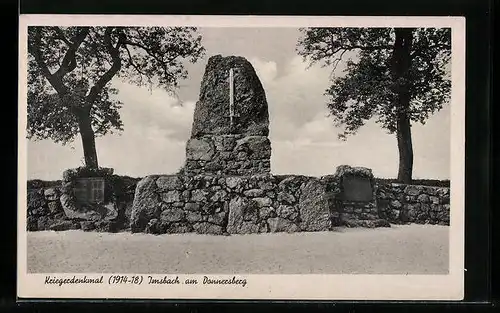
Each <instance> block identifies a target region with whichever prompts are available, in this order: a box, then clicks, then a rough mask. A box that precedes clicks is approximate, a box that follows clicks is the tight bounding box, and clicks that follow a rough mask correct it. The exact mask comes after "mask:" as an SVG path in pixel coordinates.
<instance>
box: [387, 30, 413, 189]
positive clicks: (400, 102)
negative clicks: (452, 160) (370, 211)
mask: <svg viewBox="0 0 500 313" xmlns="http://www.w3.org/2000/svg"><path fill="white" fill-rule="evenodd" d="M395 33H396V40H395V43H394V52H393V69H392V72H393V79H394V83H395V91H396V103H395V106H396V112H397V113H396V114H397V116H396V118H397V121H396V137H397V140H398V150H399V170H398V180H399V181H401V182H403V183H406V184H408V183H411V181H412V171H413V145H412V140H411V125H410V116H409V112H408V111H409V107H410V92H409V86H408V71H409V69H410V67H411V57H410V53H411V45H412V40H413V29H411V28H396V29H395Z"/></svg>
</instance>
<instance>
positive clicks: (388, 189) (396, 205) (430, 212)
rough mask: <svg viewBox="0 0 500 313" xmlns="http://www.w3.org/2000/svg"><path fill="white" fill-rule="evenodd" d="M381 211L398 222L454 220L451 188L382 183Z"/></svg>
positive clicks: (438, 222) (390, 220)
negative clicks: (451, 214) (451, 213)
mask: <svg viewBox="0 0 500 313" xmlns="http://www.w3.org/2000/svg"><path fill="white" fill-rule="evenodd" d="M377 200H378V207H379V215H380V216H381V217H383V218H385V219H387V220H388V221H389V222H391V223H394V224H405V223H417V224H439V225H449V224H450V188H446V187H430V186H419V185H404V184H394V183H393V184H379V185H378V188H377Z"/></svg>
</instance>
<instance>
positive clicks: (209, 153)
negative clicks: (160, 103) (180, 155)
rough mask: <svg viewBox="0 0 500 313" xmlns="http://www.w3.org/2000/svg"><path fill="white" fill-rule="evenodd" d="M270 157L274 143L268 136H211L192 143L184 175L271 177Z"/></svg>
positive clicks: (187, 145)
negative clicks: (257, 175)
mask: <svg viewBox="0 0 500 313" xmlns="http://www.w3.org/2000/svg"><path fill="white" fill-rule="evenodd" d="M270 158H271V142H270V141H269V139H268V138H267V137H266V136H244V135H241V134H235V135H213V136H208V135H207V136H203V137H199V138H191V139H189V140H188V142H187V144H186V165H185V167H184V169H183V174H185V175H196V174H200V173H207V174H217V175H255V174H267V173H269V172H270V170H271V161H270Z"/></svg>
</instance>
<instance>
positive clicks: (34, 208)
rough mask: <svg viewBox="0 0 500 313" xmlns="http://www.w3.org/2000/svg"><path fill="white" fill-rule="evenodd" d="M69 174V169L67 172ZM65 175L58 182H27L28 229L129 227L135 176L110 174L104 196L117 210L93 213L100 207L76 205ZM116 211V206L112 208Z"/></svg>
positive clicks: (111, 229) (122, 229) (89, 229)
mask: <svg viewBox="0 0 500 313" xmlns="http://www.w3.org/2000/svg"><path fill="white" fill-rule="evenodd" d="M66 174H68V172H67V173H66ZM69 180H70V179H69V177H68V175H65V179H63V181H62V182H61V184H60V185H59V186H50V187H44V186H43V184H36V185H35V184H30V183H28V190H27V207H26V210H27V212H26V213H27V225H26V228H27V230H28V231H42V230H55V231H62V230H70V229H82V230H84V231H100V232H101V231H102V232H119V231H124V230H127V229H128V228H129V227H130V214H131V211H132V204H133V197H134V192H135V186H136V184H137V181H138V179H134V178H131V177H121V176H118V175H110V176H108V177H107V181H108V186H110V188H107V189H106V193H107V195H106V197H109V198H110V200H109V202H108V204H107V205H108V206H109V204H110V203H112V204H113V207H116V214H113V216H109V215H108V216H106V214H104V216H102V215H98V216H96V214H97V213H98V211H99V210H97V211H96V210H92V211H85V210H82V208H76V207H75V206H74V202H73V201H72V200H70V199H69V198H70V197H71V196H72V195H71V184H70V183H69ZM113 211H115V210H113Z"/></svg>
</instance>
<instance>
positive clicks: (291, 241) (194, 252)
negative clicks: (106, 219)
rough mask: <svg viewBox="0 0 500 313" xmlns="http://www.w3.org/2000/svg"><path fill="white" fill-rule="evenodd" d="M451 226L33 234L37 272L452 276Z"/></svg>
mask: <svg viewBox="0 0 500 313" xmlns="http://www.w3.org/2000/svg"><path fill="white" fill-rule="evenodd" d="M448 230H449V228H448V227H446V226H430V225H406V226H395V225H394V226H393V227H391V228H379V229H361V228H356V229H339V230H338V231H334V232H319V233H295V234H286V233H279V234H259V235H236V236H229V237H225V236H207V235H195V234H182V235H161V236H154V235H147V234H130V233H119V234H107V233H86V232H83V231H66V232H33V233H28V271H29V272H37V273H64V272H73V273H80V272H82V273H83V272H87V273H90V272H93V273H96V272H100V273H113V272H114V273H138V274H139V273H182V274H194V273H206V274H216V273H217V274H230V273H240V274H245V273H248V274H319V273H325V274H353V273H361V274H371V273H373V274H405V273H410V274H433V273H439V274H445V273H447V272H448Z"/></svg>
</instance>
